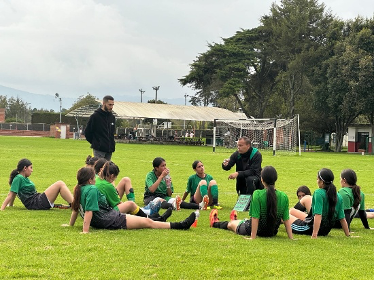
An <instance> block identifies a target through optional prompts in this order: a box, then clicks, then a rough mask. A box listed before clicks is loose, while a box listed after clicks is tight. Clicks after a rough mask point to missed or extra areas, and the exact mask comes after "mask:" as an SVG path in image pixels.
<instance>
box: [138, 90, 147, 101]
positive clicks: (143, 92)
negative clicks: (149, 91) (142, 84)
mask: <svg viewBox="0 0 375 281" xmlns="http://www.w3.org/2000/svg"><path fill="white" fill-rule="evenodd" d="M139 91H140V92H141V103H142V95H143V93H144V92H146V91H142V89H139Z"/></svg>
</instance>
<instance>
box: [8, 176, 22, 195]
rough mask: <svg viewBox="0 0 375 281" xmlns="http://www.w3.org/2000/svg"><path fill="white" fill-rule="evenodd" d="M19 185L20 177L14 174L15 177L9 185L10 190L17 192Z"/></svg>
mask: <svg viewBox="0 0 375 281" xmlns="http://www.w3.org/2000/svg"><path fill="white" fill-rule="evenodd" d="M21 185H22V178H21V177H18V176H15V178H14V179H13V181H12V185H11V186H10V191H12V192H14V193H18V192H19V190H20V187H21Z"/></svg>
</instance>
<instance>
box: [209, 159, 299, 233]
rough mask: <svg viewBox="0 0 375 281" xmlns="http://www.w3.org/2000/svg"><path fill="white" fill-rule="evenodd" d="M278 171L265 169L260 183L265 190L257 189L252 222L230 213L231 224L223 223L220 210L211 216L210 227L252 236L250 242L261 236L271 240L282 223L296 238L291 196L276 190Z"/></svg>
mask: <svg viewBox="0 0 375 281" xmlns="http://www.w3.org/2000/svg"><path fill="white" fill-rule="evenodd" d="M276 180H277V172H276V170H275V168H274V167H272V166H266V167H264V168H263V170H262V172H261V182H262V184H263V185H264V187H265V188H264V189H261V190H255V191H254V193H253V197H252V199H251V203H250V210H249V215H250V219H244V220H237V213H236V211H234V210H233V211H232V213H231V221H229V222H228V221H225V222H220V221H219V218H218V211H217V210H216V209H214V210H212V211H211V213H210V225H211V227H216V228H222V229H229V230H231V231H233V232H235V233H237V234H239V235H250V236H251V239H255V238H256V237H257V235H258V236H262V237H271V236H275V235H276V234H277V232H278V229H279V226H280V224H281V222H283V223H284V225H285V229H286V232H287V234H288V237H289V238H290V239H293V234H292V229H291V227H290V220H289V199H288V196H287V195H286V194H285V193H284V192H282V191H279V190H276V189H275V182H276Z"/></svg>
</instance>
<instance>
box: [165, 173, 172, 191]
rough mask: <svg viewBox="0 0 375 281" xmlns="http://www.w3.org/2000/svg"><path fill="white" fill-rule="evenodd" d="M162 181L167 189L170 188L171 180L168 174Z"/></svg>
mask: <svg viewBox="0 0 375 281" xmlns="http://www.w3.org/2000/svg"><path fill="white" fill-rule="evenodd" d="M164 181H165V183H166V185H167V188H170V187H171V183H172V179H171V176H170V174H168V175H166V176H165V177H164Z"/></svg>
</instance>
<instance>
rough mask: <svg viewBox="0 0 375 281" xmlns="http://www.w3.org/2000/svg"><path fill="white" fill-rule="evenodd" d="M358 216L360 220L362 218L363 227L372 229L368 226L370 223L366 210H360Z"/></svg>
mask: <svg viewBox="0 0 375 281" xmlns="http://www.w3.org/2000/svg"><path fill="white" fill-rule="evenodd" d="M358 215H359V218H360V219H361V221H362V224H363V226H364V227H365V228H366V229H370V226H369V225H368V221H367V215H366V211H365V210H359V211H358Z"/></svg>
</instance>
